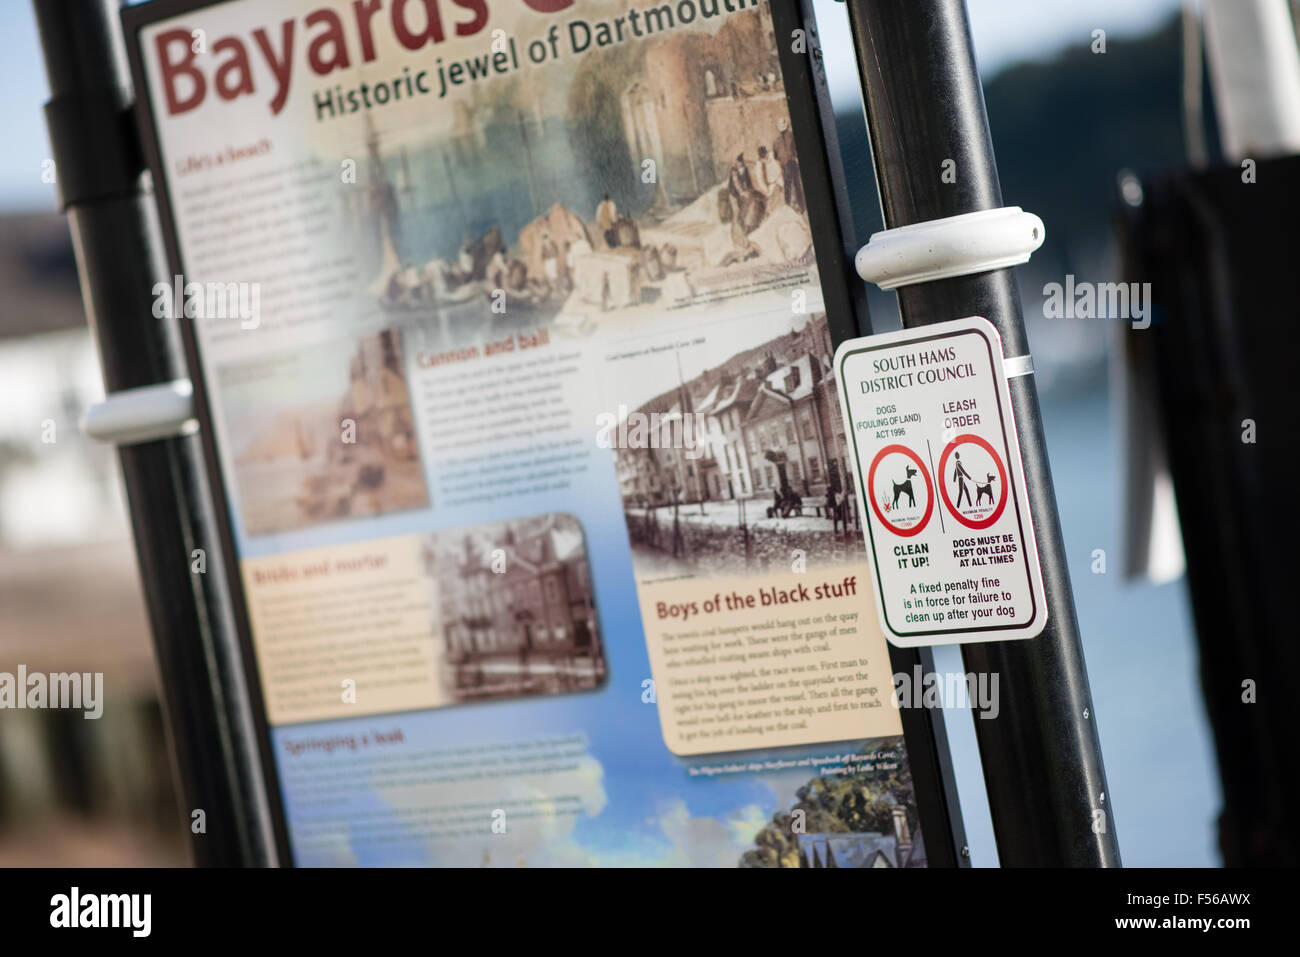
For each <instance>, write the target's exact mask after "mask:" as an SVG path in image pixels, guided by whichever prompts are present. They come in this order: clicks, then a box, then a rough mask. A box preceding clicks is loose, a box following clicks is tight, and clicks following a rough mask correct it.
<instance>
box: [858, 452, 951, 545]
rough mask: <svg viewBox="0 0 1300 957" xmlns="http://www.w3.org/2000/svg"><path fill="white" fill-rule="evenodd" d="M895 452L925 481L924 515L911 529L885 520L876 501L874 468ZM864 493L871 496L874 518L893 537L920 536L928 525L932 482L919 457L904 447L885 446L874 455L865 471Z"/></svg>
mask: <svg viewBox="0 0 1300 957" xmlns="http://www.w3.org/2000/svg"><path fill="white" fill-rule="evenodd" d="M895 452H897V453H899V454H900V455H906V456H907V457H908V458H909V459H911V460H912V461H913V462H915V463H916V468H917V470H918V471H919V472H920V473H921V475H922V477H923V478H924V479H925V514H924V515H922V516H921V520H920V521H919V522H917V523H916V524H915V525H913V526H912V527H911V528H899V527H898V526H897V525H895V524H894V523H893V522H891V521H890V520H889V519H887V518H885V516H884V514H883V513H882V512H881V511H880V503H879V502H877V501H876V467H877V466H878V465H880V463H881V461H882V460H883V459H884V458H885V456H886V455H891V454H893V453H895ZM866 492H867V493H868V494H869V495H870V496H871V498H870V501H871V510H872V511H873V512H875V513H876V518H878V519H880V524H881V525H884V526H885V528H887V529H889V530H890V531H891V532H893V533H894V534H895V535H901V536H902V537H903V538H911V537H912V536H913V535H919V534H921V530H922V529H924V528H925V526H926V525H928V524H929V523H930V516H931V515H932V514H934V481H933V480H932V479H931V478H930V473H929V472H928V471H927V470H926V468H925V463H924V462H922V461H921V459H920V456H918V455H917V454H916V453H915V452H913V451H912V450H911V449H909V448H908V447H907V446H905V445H886V446H885V447H884V448H883V449H881V450H880V451H879V452H877V453H876V457H875V458H874V459H872V460H871V468H869V469H868V470H867V488H866Z"/></svg>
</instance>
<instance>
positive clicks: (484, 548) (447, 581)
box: [424, 513, 606, 702]
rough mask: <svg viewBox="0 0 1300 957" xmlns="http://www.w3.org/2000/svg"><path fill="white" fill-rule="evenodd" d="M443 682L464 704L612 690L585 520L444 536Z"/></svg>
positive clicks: (437, 556)
mask: <svg viewBox="0 0 1300 957" xmlns="http://www.w3.org/2000/svg"><path fill="white" fill-rule="evenodd" d="M424 562H425V568H426V571H427V573H428V574H429V576H430V578H431V579H432V581H433V584H434V588H435V591H434V595H435V599H434V608H435V614H436V615H437V621H436V622H435V634H436V636H437V637H436V639H435V640H437V641H440V642H441V643H442V646H443V647H442V648H441V650H440V657H441V661H442V667H443V669H444V672H443V682H444V686H445V688H446V690H447V691H448V693H449V694H450V695H451V697H452V699H453V700H455V701H461V702H465V701H481V700H486V699H493V698H517V697H523V696H526V695H539V694H555V693H559V692H566V691H586V690H591V689H593V688H597V687H599V686H600V685H601V684H603V683H604V680H605V672H606V669H605V652H604V644H603V642H602V640H601V635H600V627H599V625H598V622H597V616H596V606H595V601H594V598H593V592H592V584H591V569H590V567H589V565H588V562H587V551H586V545H585V542H584V540H583V533H582V527H581V525H579V523H578V520H577V519H576V518H574V517H573V516H572V515H568V514H561V513H556V514H550V515H541V516H535V517H531V518H521V519H515V520H512V521H505V522H496V523H493V524H490V525H476V526H473V527H471V528H461V529H453V530H450V531H444V532H435V533H433V534H431V535H430V536H428V539H427V540H426V542H425V546H424Z"/></svg>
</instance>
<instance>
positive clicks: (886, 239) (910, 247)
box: [854, 206, 1047, 289]
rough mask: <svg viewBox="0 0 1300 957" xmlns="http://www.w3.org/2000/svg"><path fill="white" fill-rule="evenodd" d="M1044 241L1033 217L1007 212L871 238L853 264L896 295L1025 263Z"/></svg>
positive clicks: (989, 212) (921, 225)
mask: <svg viewBox="0 0 1300 957" xmlns="http://www.w3.org/2000/svg"><path fill="white" fill-rule="evenodd" d="M1046 235H1047V230H1046V229H1045V228H1044V226H1043V221H1042V220H1041V219H1039V218H1038V217H1037V216H1035V215H1034V214H1033V213H1026V212H1025V211H1024V210H1023V209H1021V208H1020V207H1019V206H1006V207H1003V208H1001V209H986V210H982V211H980V212H978V213H964V214H962V215H961V216H949V217H948V218H946V219H932V220H930V221H929V222H925V223H915V224H913V225H911V226H900V227H898V228H897V229H886V230H884V231H883V232H879V233H874V234H873V235H872V237H871V239H870V240H869V241H868V242H867V244H866V245H865V246H863V247H862V248H861V249H859V250H858V255H857V256H856V257H855V259H854V263H855V265H856V266H857V268H858V275H859V276H861V277H862V278H863V279H865V280H866V281H867V282H873V283H875V284H876V285H878V286H879V287H880V288H881V289H896V288H898V287H899V286H911V285H914V284H915V283H919V282H933V281H934V280H936V279H949V278H951V277H953V276H969V275H971V274H972V273H977V272H989V271H990V270H993V269H1004V268H1006V267H1007V266H1015V265H1018V264H1019V263H1023V262H1028V261H1029V257H1030V256H1031V255H1032V254H1033V252H1034V250H1035V249H1037V248H1038V247H1039V246H1041V245H1042V244H1043V239H1044V237H1045V236H1046Z"/></svg>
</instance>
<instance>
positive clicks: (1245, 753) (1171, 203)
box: [1119, 157, 1300, 867]
mask: <svg viewBox="0 0 1300 957" xmlns="http://www.w3.org/2000/svg"><path fill="white" fill-rule="evenodd" d="M1245 174H1246V171H1245V170H1243V168H1241V167H1238V166H1226V167H1216V168H1212V169H1209V170H1205V171H1202V172H1195V173H1191V172H1181V173H1176V174H1173V175H1169V176H1164V177H1158V178H1153V179H1148V180H1146V181H1144V182H1143V184H1142V185H1143V191H1142V192H1143V199H1141V200H1139V201H1138V203H1137V204H1136V205H1123V206H1122V207H1121V208H1122V210H1123V214H1122V215H1121V217H1120V223H1119V232H1120V245H1121V255H1122V260H1123V265H1124V272H1125V276H1124V278H1125V280H1127V281H1129V282H1139V283H1148V282H1149V283H1150V284H1151V296H1152V300H1151V301H1152V318H1153V323H1152V326H1151V328H1150V329H1147V330H1136V329H1132V330H1129V331H1128V332H1127V333H1126V335H1127V337H1128V340H1129V341H1128V343H1127V345H1128V348H1129V350H1130V352H1131V353H1132V354H1133V355H1134V356H1135V361H1136V365H1137V367H1138V368H1139V369H1145V370H1146V374H1147V375H1148V376H1150V377H1152V379H1153V382H1154V391H1155V395H1156V396H1157V402H1158V413H1159V416H1160V418H1161V420H1162V423H1163V431H1164V434H1165V438H1166V442H1167V452H1168V461H1169V465H1170V470H1171V472H1172V475H1173V481H1174V488H1175V492H1176V494H1177V498H1178V512H1179V518H1180V521H1181V525H1182V534H1183V542H1184V546H1185V550H1186V554H1187V574H1188V583H1189V586H1190V591H1191V597H1192V605H1193V611H1194V614H1195V618H1196V627H1197V632H1198V636H1199V642H1200V650H1201V682H1202V686H1203V689H1204V693H1205V701H1206V707H1207V710H1208V712H1209V717H1210V722H1211V724H1212V725H1213V729H1214V738H1215V743H1216V749H1217V751H1218V760H1219V767H1220V773H1221V776H1222V778H1223V792H1224V809H1223V813H1222V816H1221V817H1220V820H1219V844H1220V849H1221V851H1222V853H1223V858H1224V863H1225V864H1227V865H1228V866H1239V867H1258V866H1281V865H1288V866H1295V865H1297V864H1298V863H1300V821H1298V820H1297V817H1296V810H1297V808H1300V768H1298V767H1297V763H1296V761H1295V755H1296V748H1295V729H1294V725H1295V714H1294V707H1293V704H1292V701H1291V696H1290V695H1289V694H1288V693H1287V692H1286V691H1285V689H1284V687H1283V686H1282V685H1283V681H1285V680H1286V679H1288V678H1290V677H1291V676H1293V675H1295V674H1296V673H1297V670H1298V669H1300V648H1298V646H1297V643H1296V640H1295V634H1296V626H1295V617H1294V611H1293V609H1294V602H1295V588H1296V581H1297V577H1300V576H1298V572H1300V568H1298V567H1297V566H1298V565H1300V562H1297V559H1296V543H1297V541H1300V521H1298V520H1297V505H1296V504H1295V502H1294V500H1293V499H1294V494H1295V488H1296V479H1295V468H1296V463H1297V462H1300V426H1298V425H1297V419H1296V413H1295V409H1294V397H1295V395H1296V391H1297V385H1298V384H1300V353H1298V352H1297V350H1296V348H1295V336H1296V333H1295V331H1294V325H1295V320H1296V316H1297V312H1298V311H1300V310H1298V308H1297V303H1300V270H1297V268H1296V263H1295V251H1296V249H1297V246H1298V244H1297V242H1296V238H1295V234H1296V223H1297V222H1300V157H1288V158H1284V159H1274V160H1259V161H1258V163H1257V164H1256V165H1255V168H1254V177H1253V178H1254V180H1255V181H1254V182H1247V181H1246V179H1247V178H1248V177H1247V176H1246V175H1245Z"/></svg>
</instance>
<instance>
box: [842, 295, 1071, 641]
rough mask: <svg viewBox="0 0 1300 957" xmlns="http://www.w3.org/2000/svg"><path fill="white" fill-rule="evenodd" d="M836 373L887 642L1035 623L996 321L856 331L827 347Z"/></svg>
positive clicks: (1040, 609) (1033, 575) (1019, 470)
mask: <svg viewBox="0 0 1300 957" xmlns="http://www.w3.org/2000/svg"><path fill="white" fill-rule="evenodd" d="M835 375H836V378H837V380H838V385H839V394H840V408H841V410H842V412H843V414H844V423H845V429H846V430H847V432H848V434H849V435H850V436H851V437H852V438H851V444H852V447H853V451H854V457H855V459H856V462H857V481H856V483H855V484H856V486H857V494H858V506H859V508H860V509H861V512H862V516H863V522H862V527H863V531H864V534H865V537H866V540H867V547H868V548H869V549H870V550H871V553H872V556H873V561H874V565H875V575H874V576H873V578H872V585H873V586H874V588H875V591H876V600H877V601H876V604H877V608H878V610H879V613H880V623H881V626H882V627H883V628H884V630H885V634H886V635H887V636H888V638H889V640H890V641H892V642H893V643H894V644H896V645H898V646H900V647H908V648H910V647H915V646H918V645H939V644H956V643H964V642H971V641H1005V640H1007V639H1010V638H1032V637H1034V636H1035V635H1037V634H1038V633H1039V632H1041V631H1042V630H1043V626H1044V625H1045V624H1046V623H1047V600H1046V596H1045V594H1044V590H1043V573H1042V568H1041V567H1040V565H1039V561H1038V545H1037V542H1036V541H1035V538H1034V526H1033V521H1032V519H1031V518H1030V514H1029V498H1028V494H1027V492H1026V489H1025V475H1024V467H1023V465H1022V463H1021V460H1020V443H1019V441H1018V439H1017V436H1016V427H1015V419H1014V415H1013V413H1012V409H1011V395H1010V392H1009V390H1008V388H1007V379H1006V374H1005V372H1004V370H1003V367H1002V340H1001V337H1000V336H999V335H998V332H997V330H996V329H995V328H994V327H993V324H992V323H991V322H989V321H988V320H987V319H983V318H980V317H971V318H968V319H956V320H953V321H952V322H942V323H937V324H935V325H929V326H925V327H923V328H919V329H906V330H903V331H902V332H893V333H885V334H882V335H876V336H867V337H865V338H861V339H851V340H849V341H847V342H845V343H843V344H841V345H840V347H839V349H837V350H836V352H835Z"/></svg>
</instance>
